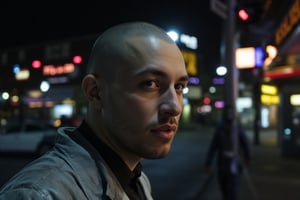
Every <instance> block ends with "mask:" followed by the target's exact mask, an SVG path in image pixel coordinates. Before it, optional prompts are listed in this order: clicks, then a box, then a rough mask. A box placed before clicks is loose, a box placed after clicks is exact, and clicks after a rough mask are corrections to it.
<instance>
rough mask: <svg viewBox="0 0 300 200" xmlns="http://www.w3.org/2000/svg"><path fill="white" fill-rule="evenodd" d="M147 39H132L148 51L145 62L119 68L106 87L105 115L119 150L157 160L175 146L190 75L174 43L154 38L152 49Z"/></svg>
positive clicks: (143, 56) (114, 142)
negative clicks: (111, 82) (114, 78)
mask: <svg viewBox="0 0 300 200" xmlns="http://www.w3.org/2000/svg"><path fill="white" fill-rule="evenodd" d="M144 39H145V38H144ZM144 39H143V38H135V39H132V41H130V42H131V43H132V45H133V46H134V48H136V49H138V51H141V52H142V54H143V55H141V56H142V60H143V64H137V65H136V66H130V67H128V66H126V67H121V68H120V69H119V70H118V72H117V73H118V76H117V78H116V80H115V81H114V83H113V84H111V85H108V89H107V90H106V91H107V94H106V97H107V98H106V99H105V106H104V110H103V114H104V115H103V116H104V118H105V121H106V123H107V124H108V128H109V135H108V137H110V139H109V140H110V143H111V145H112V146H114V148H115V151H117V152H118V153H119V154H121V155H122V154H123V156H127V157H128V156H129V157H132V158H137V157H140V158H150V159H152V158H153V159H155V158H162V157H165V156H166V155H167V154H168V153H169V151H170V147H171V143H172V141H173V138H174V136H175V133H176V131H177V128H178V122H179V118H180V114H181V111H182V106H183V93H182V92H183V88H184V87H185V86H186V85H187V83H188V77H187V72H186V69H185V64H184V60H183V57H182V55H181V52H180V50H179V49H178V48H177V47H176V46H175V45H174V44H169V43H167V42H165V41H163V40H152V39H151V40H149V41H148V43H150V44H151V48H150V49H149V47H148V46H149V44H148V43H147V42H146V43H145V42H143V41H144ZM145 46H146V47H145Z"/></svg>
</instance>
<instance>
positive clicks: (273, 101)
mask: <svg viewBox="0 0 300 200" xmlns="http://www.w3.org/2000/svg"><path fill="white" fill-rule="evenodd" d="M260 101H261V103H262V104H264V105H278V104H279V102H280V99H279V96H273V95H267V94H262V95H261V96H260Z"/></svg>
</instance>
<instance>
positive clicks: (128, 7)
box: [0, 0, 222, 68]
mask: <svg viewBox="0 0 300 200" xmlns="http://www.w3.org/2000/svg"><path fill="white" fill-rule="evenodd" d="M62 2H63V1H59V2H55V1H40V2H35V3H34V4H33V3H28V1H21V2H17V1H7V2H4V3H3V2H2V3H1V6H0V20H1V21H0V26H1V28H0V30H1V37H0V50H1V49H6V48H15V47H19V46H24V45H25V46H26V45H30V44H34V43H40V42H47V41H49V40H56V39H68V38H70V37H77V36H78V37H80V36H85V35H89V34H98V33H101V32H102V31H103V30H105V29H106V28H108V27H110V26H111V25H114V24H118V23H120V22H126V21H148V22H152V23H154V24H156V25H158V26H161V27H162V28H164V29H165V30H169V29H175V30H177V31H178V32H180V33H185V34H188V35H193V36H196V37H198V43H199V44H198V46H199V49H198V52H199V54H200V55H201V62H202V63H203V65H205V67H206V68H213V67H215V66H216V65H218V64H219V60H218V59H219V51H220V50H219V45H220V38H221V23H222V19H221V18H220V17H219V16H218V15H216V14H215V13H213V12H212V11H211V9H210V5H209V2H210V1H208V0H205V1H170V0H165V1H156V2H155V1H137V0H132V1H120V2H118V1H111V2H108V1H90V2H89V1H82V2H80V1H79V2H77V1H73V2H71V1H69V2H71V3H69V5H66V4H64V3H62ZM95 2H97V3H95ZM104 2H105V3H104Z"/></svg>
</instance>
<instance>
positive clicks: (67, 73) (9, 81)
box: [0, 0, 300, 154]
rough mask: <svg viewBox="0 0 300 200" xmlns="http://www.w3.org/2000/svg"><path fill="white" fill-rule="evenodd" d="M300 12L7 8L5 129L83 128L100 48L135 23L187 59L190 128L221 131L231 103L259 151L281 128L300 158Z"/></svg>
mask: <svg viewBox="0 0 300 200" xmlns="http://www.w3.org/2000/svg"><path fill="white" fill-rule="evenodd" d="M298 11H299V2H298V1H294V0H287V1H280V0H236V1H225V0H210V1H208V0H207V1H201V3H199V2H198V1H188V2H173V1H163V2H155V1H151V2H141V1H134V0H133V1H122V2H108V3H106V4H103V3H102V2H100V1H96V2H89V1H85V2H78V3H72V4H69V3H66V4H63V3H62V2H55V1H51V2H43V3H38V2H35V3H32V4H31V3H28V2H18V3H15V2H5V3H2V5H1V8H0V20H1V21H0V23H1V37H0V120H1V121H0V125H1V127H2V128H1V130H2V132H4V131H5V126H7V125H8V124H10V123H24V122H25V121H26V120H35V121H39V122H41V123H46V124H49V123H50V124H52V125H53V126H55V127H58V126H60V125H61V123H63V122H62V119H61V118H63V121H64V122H66V120H67V121H68V122H70V123H71V124H75V125H76V124H77V123H78V122H79V120H80V119H81V118H82V116H83V115H84V113H85V111H86V105H85V102H84V99H83V97H82V95H81V92H80V82H81V79H82V77H83V75H84V73H85V69H86V62H87V59H88V55H89V52H90V49H91V47H92V43H93V42H94V40H95V38H96V37H97V36H98V35H99V34H100V33H101V32H102V31H103V30H105V29H106V28H108V27H109V26H111V25H114V24H117V23H120V22H126V21H132V20H135V21H149V22H152V23H155V24H157V25H159V26H161V27H162V28H164V29H165V30H166V31H167V32H170V33H171V34H172V37H174V40H176V41H177V43H178V45H179V47H180V48H181V50H182V53H183V55H184V58H185V61H186V66H187V70H188V73H189V76H190V85H189V88H188V89H189V90H188V91H186V94H185V97H186V98H185V107H184V113H183V117H182V121H183V123H182V124H183V126H184V125H186V124H189V123H201V124H214V123H215V121H216V120H217V119H218V118H219V116H220V112H221V110H222V108H223V106H224V104H225V103H226V94H227V95H228V94H229V95H231V96H232V95H233V97H234V100H235V101H236V109H237V111H238V113H239V115H240V121H241V123H242V124H243V125H244V126H245V127H247V128H253V129H254V134H253V137H254V138H255V142H257V143H259V130H260V129H267V128H276V129H277V130H278V138H279V140H280V141H281V142H282V145H283V146H284V145H286V143H287V144H288V145H287V146H290V144H291V145H292V146H293V149H295V148H296V149H298V143H299V142H300V140H299V139H298V135H296V134H294V133H297V132H299V127H300V125H299V124H300V122H299V117H300V106H299V105H300V102H299V98H300V96H299V94H300V91H299V90H300V89H299V87H298V84H299V81H298V79H299V78H298V77H299V74H300V70H299V62H300V57H299V55H298V54H299V51H300V49H299V46H300V44H299V39H298V38H299V36H298V32H299V28H298V24H299V18H300V17H299V14H298ZM228 35H229V36H228ZM228 38H229V39H228ZM231 46H232V48H230V47H231ZM228 47H229V49H228ZM228 60H229V62H228ZM228 65H230V66H228ZM232 71H234V73H235V74H237V75H236V77H235V75H234V76H232V73H231V72H232ZM228 72H230V73H228ZM235 78H236V79H237V81H236V82H234V81H233V80H232V79H235ZM232 83H233V85H232ZM226 88H227V90H226ZM230 88H232V89H230ZM232 90H234V91H232ZM235 93H237V94H236V95H235ZM231 99H232V98H231ZM298 140H299V141H298ZM297 141H298V142H297ZM287 151H288V150H287ZM297 151H299V152H300V150H297ZM286 153H288V154H289V152H286Z"/></svg>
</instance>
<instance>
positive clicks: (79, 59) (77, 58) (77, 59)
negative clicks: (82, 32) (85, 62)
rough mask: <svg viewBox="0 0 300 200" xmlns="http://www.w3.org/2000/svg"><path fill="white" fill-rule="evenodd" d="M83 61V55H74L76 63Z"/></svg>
mask: <svg viewBox="0 0 300 200" xmlns="http://www.w3.org/2000/svg"><path fill="white" fill-rule="evenodd" d="M81 62H82V57H81V56H74V57H73V63H74V64H80V63H81Z"/></svg>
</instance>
